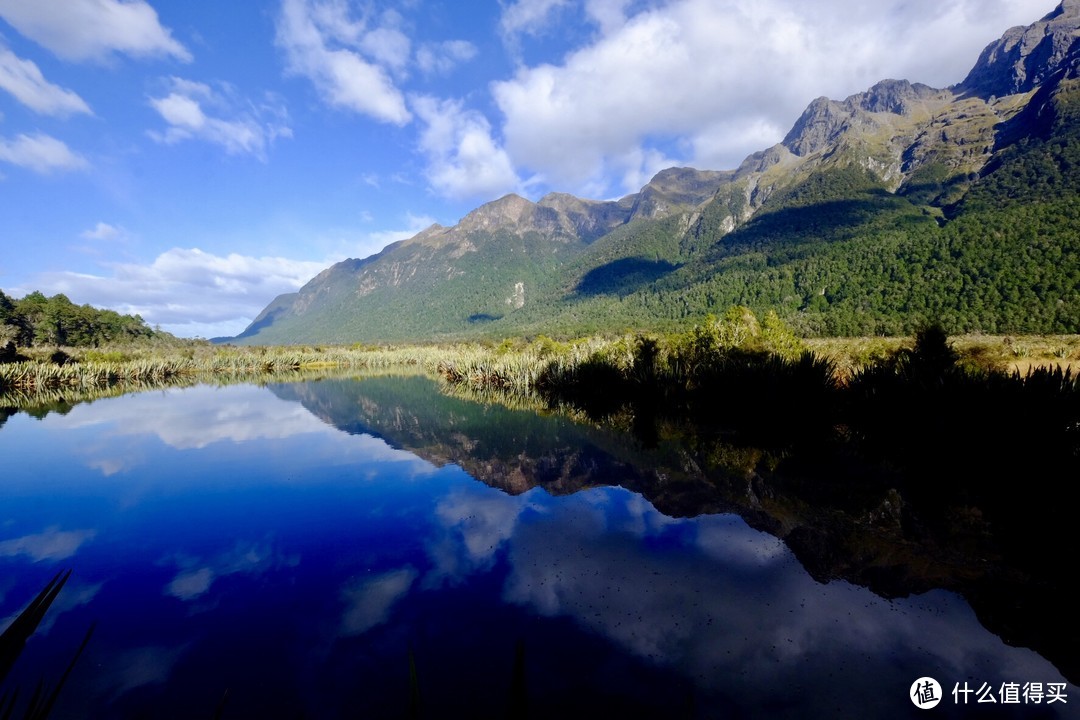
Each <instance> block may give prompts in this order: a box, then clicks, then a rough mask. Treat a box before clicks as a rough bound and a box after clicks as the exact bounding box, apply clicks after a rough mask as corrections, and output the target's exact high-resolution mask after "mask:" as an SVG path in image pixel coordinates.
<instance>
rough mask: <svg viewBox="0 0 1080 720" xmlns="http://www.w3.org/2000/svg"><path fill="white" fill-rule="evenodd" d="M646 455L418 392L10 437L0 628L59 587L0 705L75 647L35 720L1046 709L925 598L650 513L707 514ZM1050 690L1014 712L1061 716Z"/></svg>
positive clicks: (673, 473) (758, 541)
mask: <svg viewBox="0 0 1080 720" xmlns="http://www.w3.org/2000/svg"><path fill="white" fill-rule="evenodd" d="M343 431H344V432H343ZM656 452H657V453H658V455H654V456H653V457H652V459H651V463H650V462H646V461H647V460H649V458H645V457H643V454H642V453H643V451H642V450H641V449H640V448H638V447H636V445H635V444H634V443H633V441H632V440H630V439H628V438H626V437H623V436H619V435H613V434H610V433H605V432H604V431H602V430H601V429H598V428H591V427H584V426H577V425H574V424H573V423H570V422H569V421H567V420H565V419H561V418H557V417H540V416H536V415H533V414H530V413H522V412H512V411H509V410H506V409H504V408H498V407H495V406H486V407H485V406H480V405H471V404H469V403H465V402H462V401H460V400H453V399H448V398H445V397H443V396H440V395H438V394H437V393H436V392H435V388H434V386H433V385H432V384H431V383H430V382H428V381H426V380H423V379H421V378H409V379H401V378H379V379H376V380H363V381H323V382H319V383H311V384H299V385H285V386H280V387H275V388H273V391H272V392H271V391H268V390H266V389H263V388H254V387H247V386H237V387H227V388H202V387H198V388H190V389H183V390H179V389H178V390H170V391H168V392H165V393H147V394H143V395H135V396H127V397H123V398H117V399H110V400H102V401H98V402H94V403H92V404H86V405H79V406H76V407H74V408H73V409H72V410H71V411H70V412H69V413H67V414H66V415H63V416H61V415H52V414H50V415H48V416H46V417H45V418H44V419H41V420H36V419H33V418H30V417H28V416H26V415H21V414H20V415H15V416H12V417H11V418H10V419H9V420H8V422H7V424H6V425H5V426H4V428H3V430H2V431H0V456H3V457H5V458H9V459H11V462H9V463H8V465H7V467H8V468H9V470H10V472H9V473H7V474H5V476H4V478H3V482H2V483H0V617H8V618H13V617H14V616H15V615H17V614H18V612H19V611H20V610H21V608H22V607H24V606H25V604H26V603H27V602H28V601H29V599H30V598H32V597H33V596H34V595H35V594H36V593H37V592H38V590H40V587H41V586H42V585H44V583H45V582H47V580H48V577H50V576H51V575H53V574H55V572H56V570H57V569H59V567H60V566H61V564H64V566H72V567H74V568H75V573H74V574H73V576H72V578H71V580H70V581H69V584H68V586H67V587H65V588H64V590H63V592H62V594H61V595H60V596H59V598H58V599H57V601H56V604H55V605H54V607H53V608H52V609H51V610H50V614H49V616H48V617H47V623H43V625H42V627H41V628H39V630H38V632H37V634H36V635H35V636H34V637H33V638H32V639H31V641H30V642H29V643H28V644H27V646H26V650H25V652H24V653H23V654H22V656H21V657H20V658H19V660H18V663H17V664H16V665H15V668H14V671H13V673H12V675H11V676H10V677H9V678H8V679H7V681H6V684H5V685H4V686H3V687H0V692H3V691H4V690H7V689H8V688H9V687H14V686H16V685H18V686H19V687H21V688H23V689H24V692H27V691H26V688H29V687H31V686H32V685H33V684H34V683H35V682H36V681H37V678H38V677H40V676H41V675H42V674H43V673H44V674H52V675H55V674H58V673H59V672H60V668H62V667H63V666H64V665H65V664H66V663H67V661H68V659H69V658H70V654H71V652H72V649H73V648H74V647H76V646H78V643H79V640H80V638H82V637H83V635H84V633H85V632H86V629H87V627H89V626H90V624H91V623H92V622H94V621H95V620H96V621H98V629H97V632H96V633H95V635H94V638H93V641H92V642H91V643H90V645H89V646H88V648H87V651H86V653H87V657H86V658H85V659H84V661H83V662H82V664H80V666H79V667H78V668H77V670H76V672H74V673H73V674H72V676H71V678H70V680H69V682H68V685H67V686H66V687H65V689H64V693H63V695H62V696H61V698H60V700H59V702H58V704H57V705H56V707H55V709H54V713H53V715H52V717H58V718H59V717H72V718H74V717H100V718H125V717H144V716H147V715H152V716H154V717H166V718H168V717H177V718H180V717H184V718H187V717H210V716H212V715H213V712H214V709H215V708H217V707H219V705H220V703H221V701H222V698H223V697H227V703H226V704H225V706H224V707H223V709H222V715H221V716H222V717H225V718H243V717H299V716H304V717H339V716H349V717H400V716H402V715H404V714H405V711H406V709H407V708H408V706H409V700H410V697H411V696H414V695H416V694H418V696H419V697H420V698H421V699H422V704H423V707H424V708H425V710H426V711H427V714H428V716H430V717H455V716H458V717H505V716H506V712H507V709H508V708H509V707H511V704H512V703H515V702H519V701H520V700H521V697H520V695H521V694H524V701H525V704H526V707H527V709H528V712H529V715H530V716H531V717H554V716H558V717H585V716H594V715H596V714H599V713H603V714H611V713H616V712H617V713H620V714H622V715H625V716H628V717H671V716H678V715H680V714H682V715H686V716H691V717H731V716H749V717H756V716H763V717H764V716H767V717H793V718H794V717H807V716H819V717H820V716H856V715H868V714H872V715H873V716H875V717H892V716H895V717H907V716H909V715H910V714H911V713H912V712H913V711H914V706H913V705H911V704H910V701H909V700H908V699H907V693H908V689H909V686H910V685H911V683H912V681H914V680H915V678H917V677H920V676H924V675H929V676H932V677H936V678H937V679H938V680H939V681H941V682H942V684H943V685H945V686H946V689H947V690H949V689H951V688H952V685H953V683H954V682H963V681H968V682H975V681H978V682H987V683H990V684H991V685H993V686H994V687H995V688H996V687H998V686H999V685H1001V684H1002V683H1005V682H1018V683H1024V682H1043V683H1050V682H1064V680H1063V678H1062V677H1061V675H1060V673H1059V672H1058V671H1057V670H1056V669H1055V668H1054V667H1053V666H1052V665H1051V664H1050V663H1048V662H1046V661H1045V660H1044V659H1042V658H1041V657H1039V656H1038V655H1037V654H1036V653H1034V652H1032V651H1030V650H1025V649H1020V648H1012V647H1009V646H1007V645H1005V644H1004V643H1003V642H1002V641H1001V640H1000V639H999V638H997V637H996V636H994V635H993V634H991V633H989V632H987V631H986V630H985V629H984V628H983V627H982V626H981V625H980V624H979V622H978V620H977V619H976V617H975V614H974V613H973V612H972V610H971V608H970V607H969V606H968V604H967V603H966V602H964V601H963V600H962V599H961V598H960V597H959V596H957V595H955V594H953V593H949V592H945V591H941V590H936V591H932V592H928V593H924V594H921V595H917V596H912V597H909V598H904V599H898V600H893V601H887V600H884V599H882V598H880V597H878V596H876V595H874V594H872V593H871V592H869V591H868V590H866V589H864V588H860V587H857V586H855V585H852V584H849V583H847V582H843V581H833V582H829V583H827V584H821V583H819V582H816V581H815V580H814V579H812V578H811V576H810V575H809V574H807V572H806V571H805V570H804V569H803V567H802V565H801V564H800V563H799V562H798V561H797V560H796V558H795V556H794V555H793V554H792V552H791V551H790V550H789V549H788V547H787V546H786V545H785V544H784V543H783V542H782V541H781V540H779V539H777V537H776V536H774V535H772V534H769V533H765V532H762V531H761V530H759V529H754V528H752V527H750V526H749V525H748V524H747V522H746V521H744V520H743V519H742V518H740V517H738V516H736V515H730V514H726V515H725V514H700V515H697V516H695V517H684V518H675V517H672V516H670V515H669V514H664V513H662V512H661V511H659V510H658V509H657V508H656V506H655V505H654V503H653V502H650V501H649V500H647V499H646V498H645V497H644V496H643V495H642V494H641V493H640V492H635V491H634V490H635V489H642V488H644V487H645V486H646V485H648V486H649V487H650V488H651V493H652V494H651V495H650V497H651V498H653V499H656V498H659V499H660V502H661V503H663V502H666V503H669V504H670V505H673V506H679V507H682V506H685V505H686V504H687V503H688V502H689V501H688V498H692V497H697V498H705V503H704V505H703V507H705V509H716V508H718V507H720V506H722V505H723V504H724V503H725V502H730V500H725V499H724V497H723V496H722V494H721V493H720V492H719V490H718V489H717V487H716V485H715V483H714V484H713V485H709V482H710V481H709V479H708V478H707V477H705V475H704V474H703V473H702V472H701V471H700V468H697V469H695V468H694V467H692V466H691V465H688V464H686V463H685V462H684V463H683V464H682V465H680V464H679V463H678V462H671V463H668V464H662V462H663V463H667V461H668V460H670V459H671V458H675V459H676V460H678V459H679V457H683V458H684V459H685V458H686V456H685V455H684V456H680V455H679V451H678V450H677V448H676V446H675V445H671V446H664V444H663V443H661V447H660V448H659V449H658V450H657V451H656ZM107 459H111V460H112V464H109V465H108V466H107V467H108V470H109V471H106V470H105V469H104V468H105V463H106V460H107ZM661 461H662V462H661ZM466 470H468V472H466ZM474 477H479V478H482V479H483V480H484V481H485V483H487V484H485V483H481V482H477V480H476V479H474ZM613 485H624V486H625V487H613ZM709 487H712V488H713V489H712V491H709V490H708V488H709ZM505 490H509V491H512V492H513V493H515V494H508V493H507V492H505ZM574 491H576V492H574ZM710 492H711V494H710ZM559 493H572V494H566V495H560V494H559ZM8 622H9V621H0V628H2V627H3V626H4V625H6V624H7V623H8ZM515 658H517V663H518V665H517V667H518V670H517V671H516V672H517V674H516V675H515V671H514V665H515ZM410 668H412V671H413V673H414V674H413V678H414V679H413V680H410ZM515 687H516V688H518V689H519V690H518V693H519V696H518V697H517V699H515V697H513V696H512V688H515ZM1067 692H1068V694H1069V699H1070V701H1071V704H1070V705H1068V706H1065V707H1062V706H1061V705H1060V704H1059V705H1057V706H1049V705H1043V706H1041V707H1040V708H1039V709H1040V710H1042V711H1044V712H1045V713H1046V714H1047V716H1048V717H1067V716H1068V713H1067V712H1066V710H1069V709H1072V708H1073V707H1074V705H1075V703H1077V702H1080V692H1078V691H1077V689H1076V687H1075V686H1073V685H1068V686H1067ZM226 693H227V694H226ZM948 700H950V701H951V697H950V698H948ZM950 705H951V702H947V703H943V704H942V705H941V706H939V707H938V708H937V709H936V710H935V712H937V713H938V714H939V715H945V716H950V715H955V716H961V715H963V714H964V712H963V710H964V708H962V707H959V708H958V707H955V706H951V707H950ZM0 707H2V706H0ZM998 710H999V711H1002V713H1001V714H1002V716H1006V717H1010V716H1016V717H1032V716H1034V714H1033V711H1034V708H1032V707H1027V708H1025V707H1023V706H1020V707H1017V708H1008V707H1005V706H1001V707H999V708H998ZM1009 710H1016V712H1015V713H1010V712H1005V711H1009Z"/></svg>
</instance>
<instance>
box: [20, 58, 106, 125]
mask: <svg viewBox="0 0 1080 720" xmlns="http://www.w3.org/2000/svg"><path fill="white" fill-rule="evenodd" d="M0 88H2V89H4V90H6V91H7V92H9V93H11V94H12V96H14V98H15V99H16V100H18V101H19V102H21V103H22V104H23V105H25V106H26V107H28V108H30V109H31V110H33V111H34V112H36V113H40V114H42V115H59V116H61V117H63V116H66V115H73V114H75V113H86V114H88V115H89V114H91V110H90V106H89V105H87V104H86V101H84V100H83V99H82V98H81V97H79V96H78V95H77V94H75V93H74V92H72V91H71V90H66V89H64V88H62V87H60V86H58V85H53V84H52V83H50V82H49V81H48V80H46V79H45V76H44V75H42V73H41V70H40V69H39V68H38V66H37V65H36V64H35V63H33V62H32V61H30V60H23V59H21V58H19V57H17V56H16V55H15V53H13V52H11V50H9V49H7V48H5V47H3V46H2V45H0Z"/></svg>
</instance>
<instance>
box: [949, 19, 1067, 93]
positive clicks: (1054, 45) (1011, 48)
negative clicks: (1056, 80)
mask: <svg viewBox="0 0 1080 720" xmlns="http://www.w3.org/2000/svg"><path fill="white" fill-rule="evenodd" d="M1078 40H1080V0H1064V1H1063V2H1062V3H1061V4H1060V5H1058V7H1057V9H1055V10H1054V11H1053V12H1052V13H1050V14H1049V15H1047V16H1046V17H1044V18H1043V19H1041V20H1039V21H1038V22H1036V23H1034V24H1032V25H1030V26H1028V27H1015V28H1012V29H1011V30H1008V31H1006V33H1005V34H1004V35H1003V36H1002V37H1001V39H1000V40H996V41H994V42H992V43H990V44H989V45H987V46H986V49H985V50H983V51H982V55H980V56H979V60H978V62H976V63H975V67H974V68H972V70H971V72H970V73H969V74H968V76H967V78H966V79H965V80H964V81H963V82H962V83H961V84H960V85H959V86H958V87H957V89H958V90H961V91H962V92H966V93H970V94H973V95H978V96H981V97H990V96H997V97H1003V96H1006V95H1014V94H1016V93H1023V92H1028V91H1029V90H1033V89H1034V88H1036V87H1038V86H1039V85H1041V84H1042V83H1044V82H1045V81H1046V80H1048V79H1049V78H1050V77H1052V76H1053V75H1055V74H1057V73H1059V72H1061V71H1063V70H1064V71H1075V68H1076V66H1077V62H1078V60H1080V43H1078Z"/></svg>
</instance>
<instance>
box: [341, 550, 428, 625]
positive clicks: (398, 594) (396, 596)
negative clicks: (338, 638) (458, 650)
mask: <svg viewBox="0 0 1080 720" xmlns="http://www.w3.org/2000/svg"><path fill="white" fill-rule="evenodd" d="M418 575H419V573H418V572H417V571H416V568H413V567H403V568H400V569H398V570H392V571H390V572H386V573H383V574H381V575H378V576H376V577H374V578H370V579H365V580H363V581H361V582H358V583H355V584H353V585H351V586H349V587H346V588H345V589H344V590H343V591H342V597H343V598H344V600H345V603H346V608H345V614H344V615H343V616H342V618H341V634H342V635H361V634H363V633H365V632H367V631H368V630H370V629H371V628H373V627H375V626H377V625H381V624H382V623H384V622H386V620H387V619H388V618H389V617H390V611H391V610H392V609H393V607H394V605H395V604H396V603H397V602H398V601H399V600H401V598H403V597H405V595H406V593H408V592H409V588H411V587H412V585H413V582H414V581H415V580H416V578H417V576H418Z"/></svg>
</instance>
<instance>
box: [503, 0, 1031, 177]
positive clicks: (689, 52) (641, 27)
mask: <svg viewBox="0 0 1080 720" xmlns="http://www.w3.org/2000/svg"><path fill="white" fill-rule="evenodd" d="M560 4H561V3H557V2H551V1H550V0H548V1H540V0H537V1H534V2H521V3H516V4H514V5H512V6H509V7H508V8H507V9H506V12H505V13H504V16H503V20H502V27H503V28H504V29H520V30H524V29H527V28H532V27H538V26H539V25H542V24H543V23H544V22H549V21H550V18H551V14H552V13H553V12H554V10H555V8H556V7H557V6H559V5H560ZM1049 5H1050V3H1049V2H1046V0H1022V1H1020V2H1015V3H1011V2H1005V0H993V1H992V2H976V0H952V1H951V2H942V1H941V0H916V1H914V2H908V3H904V4H902V5H897V4H895V3H864V2H859V1H858V0H839V1H837V2H832V3H828V4H822V3H813V4H809V3H803V2H797V1H796V0H754V1H753V2H751V1H749V0H672V1H671V2H666V3H663V4H661V5H655V4H653V5H650V6H649V7H648V8H647V9H645V10H641V11H638V12H637V13H636V14H633V15H632V16H631V17H628V18H627V17H626V11H627V9H628V8H629V7H630V6H629V5H628V4H627V3H626V2H621V1H620V0H606V1H605V0H591V1H589V2H586V3H585V8H584V9H585V12H586V15H587V16H588V17H589V18H590V19H591V20H592V21H593V22H594V23H595V24H596V25H597V26H598V28H599V30H600V32H599V34H598V36H597V37H596V38H595V40H593V41H592V42H591V44H589V45H586V46H583V47H580V48H578V49H577V50H575V51H573V52H571V53H569V54H567V55H566V57H565V58H564V59H563V60H562V61H561V62H560V63H558V64H540V65H536V66H534V67H523V68H521V69H520V70H519V71H518V72H517V74H516V75H515V76H514V77H513V78H510V79H507V80H504V81H499V82H495V83H493V85H492V92H493V95H494V97H495V100H496V102H497V104H498V107H499V109H500V110H501V112H502V114H503V116H504V121H503V125H502V127H501V133H500V134H501V136H502V137H503V139H504V140H503V142H504V148H505V151H506V152H507V153H508V154H509V157H510V158H511V159H512V161H513V164H514V167H515V168H516V169H517V171H518V173H519V174H522V173H525V174H528V173H536V174H538V175H539V176H540V177H542V179H543V180H545V181H546V182H547V183H548V184H549V185H551V186H555V187H560V188H562V189H567V190H571V191H574V190H580V189H582V188H586V189H589V190H592V191H594V192H597V191H599V192H603V191H602V190H600V188H604V187H610V189H609V190H608V193H611V192H612V191H617V192H618V193H621V192H631V191H635V190H637V189H638V188H639V187H640V185H637V184H636V183H637V182H638V179H639V178H640V177H643V176H644V175H646V174H647V173H648V172H649V171H650V166H651V165H652V164H653V161H654V160H655V159H656V153H659V154H661V155H663V156H666V157H667V161H669V162H670V163H672V164H675V163H688V164H693V165H695V166H698V167H709V168H732V167H735V166H737V165H738V164H739V162H741V160H742V159H743V158H744V157H746V155H748V154H749V153H751V152H753V151H755V150H760V149H764V148H765V147H768V146H769V145H771V144H773V143H775V142H778V141H779V140H780V139H781V138H782V137H783V135H784V133H785V132H786V131H787V129H788V128H790V127H791V125H792V124H793V123H794V122H795V120H796V119H797V117H798V116H799V114H800V113H801V112H802V110H803V109H804V108H805V107H806V105H807V104H808V103H809V102H810V101H811V100H812V99H813V98H814V97H817V96H820V95H827V96H829V97H834V98H843V97H846V96H847V95H850V94H852V93H855V92H859V91H862V90H865V89H867V88H868V87H869V86H871V85H872V84H874V83H875V82H877V81H878V80H881V79H884V78H886V77H900V78H906V79H909V80H912V81H914V82H924V83H927V84H930V85H936V86H945V85H949V84H952V83H956V82H959V81H960V80H962V79H963V77H964V75H965V74H966V73H967V71H968V69H970V67H971V65H973V64H974V61H975V59H976V57H977V56H978V53H979V52H980V51H981V49H982V48H983V46H985V45H986V43H988V42H990V41H991V40H994V39H996V38H997V37H999V36H1000V35H1001V33H1002V32H1003V31H1004V30H1005V29H1006V28H1007V27H1009V26H1010V25H1015V24H1027V23H1030V22H1031V21H1032V20H1033V19H1034V18H1037V17H1040V16H1041V15H1043V14H1045V12H1047V11H1048V10H1049V9H1050V7H1048V6H1049Z"/></svg>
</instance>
